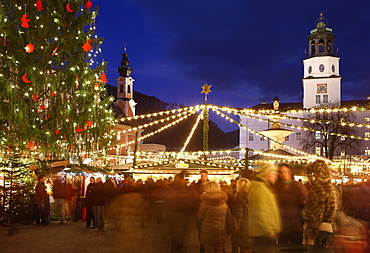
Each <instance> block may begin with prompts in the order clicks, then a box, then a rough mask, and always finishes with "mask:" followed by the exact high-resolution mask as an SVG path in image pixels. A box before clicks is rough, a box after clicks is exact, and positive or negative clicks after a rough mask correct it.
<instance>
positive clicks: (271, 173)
mask: <svg viewBox="0 0 370 253" xmlns="http://www.w3.org/2000/svg"><path fill="white" fill-rule="evenodd" d="M276 180H277V169H276V168H275V167H274V166H273V165H272V164H264V165H262V166H261V167H260V169H259V174H258V175H257V176H256V177H255V178H254V179H253V180H252V182H251V186H250V189H249V195H248V198H249V213H248V221H249V223H248V230H249V236H250V237H252V239H253V245H254V246H258V245H266V244H276V240H277V235H278V234H279V233H280V231H281V219H280V211H279V206H278V203H277V200H276V197H275V194H274V191H273V184H274V183H275V182H276Z"/></svg>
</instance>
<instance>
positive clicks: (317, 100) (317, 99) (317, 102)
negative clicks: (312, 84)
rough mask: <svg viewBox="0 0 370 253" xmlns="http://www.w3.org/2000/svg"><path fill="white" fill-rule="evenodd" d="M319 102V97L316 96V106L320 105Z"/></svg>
mask: <svg viewBox="0 0 370 253" xmlns="http://www.w3.org/2000/svg"><path fill="white" fill-rule="evenodd" d="M320 103H321V101H320V95H316V104H320Z"/></svg>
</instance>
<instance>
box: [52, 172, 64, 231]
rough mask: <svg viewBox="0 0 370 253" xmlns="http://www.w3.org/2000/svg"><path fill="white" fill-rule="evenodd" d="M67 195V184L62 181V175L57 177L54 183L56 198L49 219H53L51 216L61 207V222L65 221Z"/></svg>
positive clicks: (54, 196)
mask: <svg viewBox="0 0 370 253" xmlns="http://www.w3.org/2000/svg"><path fill="white" fill-rule="evenodd" d="M66 197H67V184H66V183H65V182H62V179H61V177H60V176H58V177H56V179H55V181H54V184H53V198H54V204H53V205H52V206H51V209H50V214H49V219H48V221H49V222H50V221H51V218H52V216H53V214H54V212H55V211H56V210H58V209H60V217H59V219H60V223H59V224H63V223H64V218H65V203H64V200H65V198H66Z"/></svg>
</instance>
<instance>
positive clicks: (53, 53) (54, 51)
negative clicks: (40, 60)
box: [51, 47, 58, 55]
mask: <svg viewBox="0 0 370 253" xmlns="http://www.w3.org/2000/svg"><path fill="white" fill-rule="evenodd" d="M57 50H58V47H55V48H54V50H53V52H52V53H51V55H55V53H56V52H57Z"/></svg>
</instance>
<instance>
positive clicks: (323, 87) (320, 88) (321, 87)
mask: <svg viewBox="0 0 370 253" xmlns="http://www.w3.org/2000/svg"><path fill="white" fill-rule="evenodd" d="M317 93H328V85H327V84H326V83H318V84H317Z"/></svg>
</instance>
